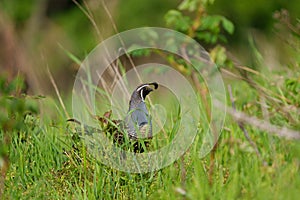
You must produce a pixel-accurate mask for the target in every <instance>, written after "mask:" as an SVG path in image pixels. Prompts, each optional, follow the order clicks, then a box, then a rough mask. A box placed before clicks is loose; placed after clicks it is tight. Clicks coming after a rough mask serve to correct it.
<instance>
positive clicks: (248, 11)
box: [0, 0, 300, 199]
mask: <svg viewBox="0 0 300 200" xmlns="http://www.w3.org/2000/svg"><path fill="white" fill-rule="evenodd" d="M299 13H300V4H299V2H298V1H296V0H291V1H284V0H274V1H268V0H261V1H239V0H232V1H230V2H228V1H221V0H215V1H212V0H183V1H179V0H164V1H161V0H151V1H141V0H126V1H125V0H111V1H101V0H86V1H83V0H78V1H72V0H1V1H0V44H1V48H0V73H1V74H0V111H1V114H0V127H1V132H0V139H1V142H0V145H1V146H0V169H1V177H0V197H1V196H3V197H4V199H19V198H49V199H56V198H75V199H77V198H79V199H80V198H82V199H84V198H87V199H99V198H102V199H107V198H110V199H115V198H117V199H123V198H124V199H133V198H138V199H139V198H144V199H148V198H150V199H151V198H152V199H156V198H160V199H170V198H171V199H173V198H178V199H181V198H182V199H185V198H186V199H215V198H217V199H220V198H221V199H233V198H245V199H256V198H257V199H262V198H264V199H296V198H297V195H298V193H299V191H300V173H299V172H300V144H299V139H300V138H299V131H300V21H299ZM141 26H160V27H168V28H172V29H175V30H178V31H181V32H183V33H186V34H188V35H189V36H191V37H193V38H194V39H195V40H197V41H198V42H199V43H200V44H201V45H203V46H204V47H205V48H206V49H207V51H208V52H209V53H210V54H211V57H212V59H213V60H214V61H215V62H216V63H217V64H218V67H219V69H220V71H221V73H222V75H223V78H224V80H225V86H226V88H228V105H229V107H232V105H231V104H234V107H235V108H230V109H231V110H229V115H228V118H227V119H226V123H225V128H224V130H223V132H222V135H221V138H220V141H219V143H218V145H217V146H216V148H215V149H214V150H213V151H212V153H211V154H210V155H208V156H207V157H205V158H204V159H199V158H198V155H197V152H196V150H195V149H196V147H197V144H194V146H192V147H191V150H189V151H188V152H187V153H186V155H185V156H184V158H182V159H180V160H178V161H177V162H176V163H174V165H172V166H169V167H167V168H165V169H162V170H160V171H158V172H155V173H149V174H143V175H139V174H126V173H122V172H119V171H115V170H113V169H110V168H108V167H106V166H103V165H102V164H101V163H98V162H97V161H95V160H94V159H93V158H92V157H91V156H89V155H87V154H86V152H85V148H84V146H82V144H81V143H80V141H78V140H77V139H76V137H75V136H74V133H73V132H72V131H71V130H69V128H68V125H67V123H66V119H67V118H68V117H69V116H68V115H71V114H70V113H71V97H70V93H71V89H72V86H73V81H74V78H75V75H76V72H77V70H78V68H79V65H80V62H81V61H82V60H83V59H84V58H85V56H86V55H87V54H88V53H89V52H90V51H91V50H92V49H93V48H94V47H95V46H96V45H97V44H98V43H99V42H101V41H102V40H103V39H105V38H107V37H109V36H111V35H114V34H115V33H116V32H121V31H124V30H128V29H132V28H136V27H141ZM134 59H136V60H137V61H138V60H140V59H147V56H145V55H141V56H140V57H139V58H134ZM169 61H170V60H169ZM178 62H179V61H178V60H176V58H172V59H171V62H170V63H173V65H172V64H171V65H172V66H173V67H174V68H176V67H178V65H176V63H178ZM174 63H175V64H174ZM48 69H49V71H50V73H51V74H52V76H51V75H50V73H49V72H48ZM180 69H181V68H178V69H177V70H179V71H180ZM181 72H182V73H183V74H184V75H185V76H187V77H188V76H190V68H189V66H185V70H182V69H181ZM52 77H53V79H52V80H51V78H52ZM198 81H199V80H198ZM53 82H54V83H53ZM197 83H198V82H197V81H195V82H194V84H195V85H197ZM54 85H55V86H57V88H58V89H56V90H55V87H53V86H54ZM204 85H205V84H204V83H201V82H200V88H198V89H199V94H201V95H203V94H207V93H206V92H207V91H206V90H205V89H203V88H205V86H204ZM56 92H59V95H60V96H61V98H62V101H63V102H64V103H61V102H60V101H59V100H58V97H57V94H56ZM204 101H205V100H204ZM63 105H65V107H66V108H65V109H64V107H63ZM238 112H242V114H244V115H242V117H240V118H239V117H238V116H237V114H240V113H238ZM250 117H252V118H250ZM196 141H198V140H196ZM196 143H197V142H196Z"/></svg>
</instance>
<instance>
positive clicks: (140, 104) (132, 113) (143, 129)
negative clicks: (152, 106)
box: [125, 82, 158, 140]
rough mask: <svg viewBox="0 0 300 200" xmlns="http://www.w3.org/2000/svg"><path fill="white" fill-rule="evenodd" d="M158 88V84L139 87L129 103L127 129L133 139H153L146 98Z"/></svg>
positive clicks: (126, 120)
mask: <svg viewBox="0 0 300 200" xmlns="http://www.w3.org/2000/svg"><path fill="white" fill-rule="evenodd" d="M151 86H154V89H157V88H158V84H157V83H156V82H153V83H145V84H142V85H140V86H138V87H137V88H136V89H135V90H134V91H133V93H132V95H131V98H130V101H129V110H128V112H127V116H126V118H125V128H126V131H127V133H128V135H129V137H130V138H131V139H135V140H136V139H138V138H151V137H152V122H151V117H150V115H149V112H148V110H147V107H146V104H145V98H146V96H147V95H148V94H149V93H150V92H152V91H153V89H152V88H151Z"/></svg>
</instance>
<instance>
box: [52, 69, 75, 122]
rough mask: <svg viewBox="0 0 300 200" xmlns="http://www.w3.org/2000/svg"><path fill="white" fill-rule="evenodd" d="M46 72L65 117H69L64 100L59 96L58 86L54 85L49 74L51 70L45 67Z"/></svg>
mask: <svg viewBox="0 0 300 200" xmlns="http://www.w3.org/2000/svg"><path fill="white" fill-rule="evenodd" d="M47 73H48V76H49V78H50V81H51V83H52V85H53V87H54V90H55V92H56V95H57V97H58V100H59V102H60V104H61V107H62V108H63V110H64V112H65V115H66V116H67V118H68V119H69V118H70V115H69V113H68V112H67V109H66V107H65V104H64V102H63V100H62V98H61V96H60V93H59V90H58V88H57V85H56V83H55V81H54V79H53V76H52V74H51V72H50V70H49V68H48V67H47Z"/></svg>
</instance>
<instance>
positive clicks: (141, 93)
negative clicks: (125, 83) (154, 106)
mask: <svg viewBox="0 0 300 200" xmlns="http://www.w3.org/2000/svg"><path fill="white" fill-rule="evenodd" d="M140 95H141V99H142V101H145V100H144V97H143V90H141V92H140Z"/></svg>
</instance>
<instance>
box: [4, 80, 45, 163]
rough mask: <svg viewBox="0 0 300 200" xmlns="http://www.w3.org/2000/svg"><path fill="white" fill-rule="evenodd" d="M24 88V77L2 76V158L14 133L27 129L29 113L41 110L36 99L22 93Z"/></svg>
mask: <svg viewBox="0 0 300 200" xmlns="http://www.w3.org/2000/svg"><path fill="white" fill-rule="evenodd" d="M24 89H25V84H24V80H23V78H22V77H20V76H18V77H16V78H15V79H13V80H12V81H10V82H8V81H7V79H6V78H5V77H3V76H1V77H0V111H1V112H0V128H1V131H0V138H1V141H0V160H1V159H2V157H5V156H7V154H8V145H9V142H10V141H11V140H10V139H11V137H12V135H13V134H14V133H16V132H18V133H21V132H22V131H24V130H26V127H27V126H26V124H28V123H29V121H30V120H29V115H30V114H33V115H34V114H37V113H38V112H39V108H38V105H37V102H36V100H35V99H31V98H28V97H27V96H26V95H24V94H22V91H23V90H24ZM0 167H1V166H0Z"/></svg>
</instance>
